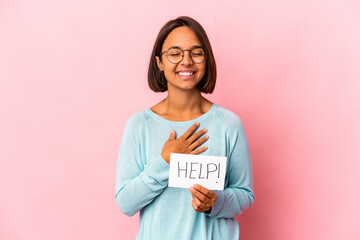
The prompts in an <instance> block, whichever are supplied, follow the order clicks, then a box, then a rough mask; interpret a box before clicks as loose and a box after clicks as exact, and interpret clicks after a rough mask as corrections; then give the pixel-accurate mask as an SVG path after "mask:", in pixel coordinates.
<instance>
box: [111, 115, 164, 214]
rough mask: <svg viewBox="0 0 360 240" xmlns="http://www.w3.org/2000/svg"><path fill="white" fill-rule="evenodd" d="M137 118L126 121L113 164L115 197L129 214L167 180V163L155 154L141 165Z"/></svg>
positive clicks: (147, 200)
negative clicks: (114, 164)
mask: <svg viewBox="0 0 360 240" xmlns="http://www.w3.org/2000/svg"><path fill="white" fill-rule="evenodd" d="M140 133H141V121H139V119H138V117H136V116H135V117H134V116H133V117H131V118H130V119H129V120H128V122H127V123H126V126H125V129H124V133H123V137H122V140H121V146H120V151H119V154H118V161H117V167H116V194H115V200H116V202H117V204H118V206H119V208H120V210H121V211H122V212H123V213H124V214H126V215H128V216H132V215H134V214H135V213H137V212H138V211H139V210H141V209H142V208H143V207H145V206H146V205H148V204H149V203H151V202H152V201H153V200H154V199H155V197H156V196H158V195H159V194H160V193H161V192H162V191H163V189H164V188H165V187H167V184H168V178H169V165H168V163H167V162H166V161H165V160H164V159H163V158H162V157H161V154H160V150H161V149H160V150H159V156H158V157H157V158H156V159H155V160H154V161H151V162H150V163H148V164H146V165H145V166H144V163H145V162H146V161H144V159H141V156H142V155H141V153H140V150H141V137H140Z"/></svg>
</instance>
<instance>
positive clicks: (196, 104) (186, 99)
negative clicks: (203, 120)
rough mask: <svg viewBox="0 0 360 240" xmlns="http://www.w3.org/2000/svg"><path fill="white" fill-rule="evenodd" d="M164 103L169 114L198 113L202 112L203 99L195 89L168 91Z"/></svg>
mask: <svg viewBox="0 0 360 240" xmlns="http://www.w3.org/2000/svg"><path fill="white" fill-rule="evenodd" d="M165 102H166V105H167V111H168V112H169V113H178V114H181V113H183V114H187V113H199V112H202V106H203V102H204V98H203V97H202V96H201V93H200V91H199V90H197V89H194V90H191V91H181V90H180V91H169V92H168V97H167V98H166V99H165Z"/></svg>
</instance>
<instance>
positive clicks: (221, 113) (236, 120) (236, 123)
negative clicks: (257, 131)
mask: <svg viewBox="0 0 360 240" xmlns="http://www.w3.org/2000/svg"><path fill="white" fill-rule="evenodd" d="M215 114H216V116H217V118H218V119H219V121H220V122H222V124H223V125H224V126H225V127H226V128H227V129H230V130H232V129H239V128H240V129H242V128H243V124H242V121H241V118H240V117H239V116H238V115H237V114H236V113H234V112H232V111H230V110H229V109H226V108H224V107H222V106H219V105H218V106H217V108H216V111H215Z"/></svg>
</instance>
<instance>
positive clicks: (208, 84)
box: [148, 16, 216, 93]
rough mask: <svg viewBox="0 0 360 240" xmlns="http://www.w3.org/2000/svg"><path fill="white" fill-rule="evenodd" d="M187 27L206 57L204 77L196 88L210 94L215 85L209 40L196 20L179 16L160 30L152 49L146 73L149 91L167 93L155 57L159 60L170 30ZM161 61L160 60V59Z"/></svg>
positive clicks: (214, 69) (213, 61) (214, 65)
mask: <svg viewBox="0 0 360 240" xmlns="http://www.w3.org/2000/svg"><path fill="white" fill-rule="evenodd" d="M183 26H186V27H189V28H191V29H192V30H193V31H194V32H195V34H196V36H197V38H198V39H199V40H200V42H201V44H202V45H203V48H204V51H205V56H206V70H205V75H204V77H203V78H202V79H201V80H200V82H199V83H198V85H197V88H198V89H199V90H200V91H201V92H204V93H212V92H213V91H214V88H215V83H216V63H215V58H214V54H213V52H212V49H211V45H210V41H209V38H208V36H207V34H206V32H205V30H204V28H203V27H202V26H201V25H200V23H198V22H197V21H196V20H194V19H192V18H191V17H187V16H181V17H178V18H176V19H173V20H170V21H169V22H167V23H166V24H165V25H164V26H163V27H162V28H161V30H160V32H159V34H158V36H157V38H156V41H155V44H154V48H153V51H152V54H151V58H150V64H149V71H148V83H149V87H150V88H151V90H153V91H154V92H165V91H167V81H166V79H165V76H164V72H162V71H160V69H159V68H158V66H157V63H156V58H155V57H156V56H158V57H159V58H160V54H161V50H162V47H163V44H164V41H165V39H166V38H167V36H168V35H169V34H170V32H171V31H172V30H174V29H175V28H178V27H183ZM160 61H161V58H160Z"/></svg>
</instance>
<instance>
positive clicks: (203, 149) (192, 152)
mask: <svg viewBox="0 0 360 240" xmlns="http://www.w3.org/2000/svg"><path fill="white" fill-rule="evenodd" d="M207 149H208V147H207V146H204V147H201V148H198V149H195V150H194V151H191V152H190V154H199V153H202V152H205V151H206V150H207Z"/></svg>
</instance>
